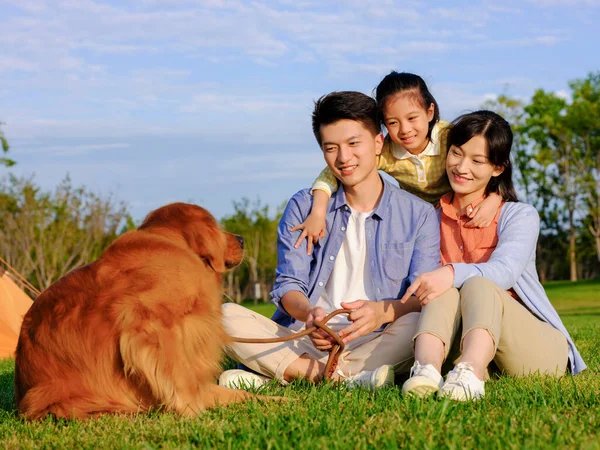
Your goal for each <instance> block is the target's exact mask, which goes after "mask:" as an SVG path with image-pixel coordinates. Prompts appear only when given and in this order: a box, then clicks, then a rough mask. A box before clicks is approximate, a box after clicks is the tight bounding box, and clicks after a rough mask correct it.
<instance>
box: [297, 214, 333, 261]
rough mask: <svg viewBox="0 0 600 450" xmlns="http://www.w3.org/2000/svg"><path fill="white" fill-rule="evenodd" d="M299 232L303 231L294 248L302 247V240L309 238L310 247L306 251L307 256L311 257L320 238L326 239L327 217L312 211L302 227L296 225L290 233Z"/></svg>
mask: <svg viewBox="0 0 600 450" xmlns="http://www.w3.org/2000/svg"><path fill="white" fill-rule="evenodd" d="M298 230H302V233H301V234H300V237H299V238H298V240H297V241H296V243H295V244H294V248H298V247H300V244H301V243H302V240H303V239H304V238H307V239H308V246H307V249H306V254H307V255H310V254H311V253H312V251H313V244H316V243H317V242H319V239H320V238H323V237H325V230H326V228H325V215H324V214H320V213H319V212H317V211H312V212H311V213H310V214H309V215H308V217H307V218H306V220H305V221H304V222H302V223H301V224H300V225H296V226H295V227H294V228H292V229H291V230H290V231H292V232H294V231H298Z"/></svg>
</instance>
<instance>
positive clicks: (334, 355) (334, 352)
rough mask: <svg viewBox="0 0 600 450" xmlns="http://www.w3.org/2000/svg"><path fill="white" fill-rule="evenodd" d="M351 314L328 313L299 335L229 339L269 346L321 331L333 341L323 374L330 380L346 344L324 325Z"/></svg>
mask: <svg viewBox="0 0 600 450" xmlns="http://www.w3.org/2000/svg"><path fill="white" fill-rule="evenodd" d="M351 312H352V310H350V309H336V310H335V311H333V312H331V313H329V314H328V315H327V316H325V318H324V319H323V320H321V321H319V322H316V321H315V322H314V325H313V326H312V327H310V328H307V329H306V330H304V331H302V332H300V333H294V334H291V335H289V336H284V337H280V338H266V339H259V338H240V337H233V336H231V339H232V341H233V342H242V343H245V344H269V343H275V342H287V341H293V340H294V339H299V338H301V337H304V336H307V335H309V334H310V333H312V332H313V331H316V330H317V329H320V330H323V331H324V332H326V333H327V334H328V335H329V336H331V337H332V338H333V339H334V341H335V344H333V347H331V350H329V357H328V358H327V364H326V365H325V373H324V377H325V378H331V376H332V375H333V373H334V372H335V369H336V367H337V364H338V359H339V358H340V356H341V354H342V352H343V351H344V347H345V346H346V344H344V342H343V341H342V338H341V337H339V335H338V334H337V333H336V332H335V331H333V330H332V329H331V328H329V327H328V326H327V325H326V323H327V322H329V320H330V319H331V318H332V317H335V316H337V315H338V314H350V313H351Z"/></svg>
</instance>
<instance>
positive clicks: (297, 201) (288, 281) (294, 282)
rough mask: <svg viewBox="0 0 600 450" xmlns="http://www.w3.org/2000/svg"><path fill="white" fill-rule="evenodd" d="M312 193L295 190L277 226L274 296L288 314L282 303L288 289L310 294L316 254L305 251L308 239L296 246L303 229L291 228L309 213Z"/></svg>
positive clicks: (274, 301) (276, 303)
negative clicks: (311, 266) (310, 281)
mask: <svg viewBox="0 0 600 450" xmlns="http://www.w3.org/2000/svg"><path fill="white" fill-rule="evenodd" d="M310 197H311V196H310V194H309V193H308V191H300V192H298V193H297V194H295V195H294V196H293V197H292V198H291V199H290V201H289V202H288V204H287V206H286V207H285V210H284V212H283V215H282V216H281V220H280V221H279V227H278V228H277V269H276V278H275V284H274V286H273V291H272V292H271V300H272V302H273V303H275V305H277V307H278V309H279V310H280V311H282V312H284V313H286V314H288V315H291V314H289V312H288V310H287V308H286V307H285V306H283V305H282V304H281V300H282V299H283V297H284V296H285V294H286V293H288V292H292V291H297V292H298V293H299V294H302V295H303V296H304V297H305V298H306V297H307V296H308V288H309V286H308V283H309V274H310V264H311V261H312V258H313V255H307V254H306V245H307V242H306V240H304V241H303V242H302V244H301V245H300V247H299V248H294V244H295V243H296V240H297V239H298V236H299V234H300V232H299V231H296V232H292V231H291V228H293V227H294V226H296V225H298V224H300V223H302V222H303V221H304V219H305V218H306V216H307V215H308V212H309V211H310V204H311V198H310ZM307 301H308V300H307ZM292 317H293V316H292Z"/></svg>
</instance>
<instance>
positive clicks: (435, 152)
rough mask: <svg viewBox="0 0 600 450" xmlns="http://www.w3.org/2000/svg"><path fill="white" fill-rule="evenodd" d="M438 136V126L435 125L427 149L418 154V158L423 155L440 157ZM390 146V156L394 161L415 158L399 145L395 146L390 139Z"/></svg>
mask: <svg viewBox="0 0 600 450" xmlns="http://www.w3.org/2000/svg"><path fill="white" fill-rule="evenodd" d="M438 135H439V126H438V124H437V123H436V124H435V125H434V126H433V129H432V130H431V138H430V139H429V143H428V144H427V147H425V150H423V151H422V152H421V153H420V154H419V156H421V155H423V156H439V155H440V146H439V145H437V141H438ZM388 137H389V134H388ZM390 144H391V147H390V148H391V150H392V155H394V157H395V158H396V159H408V158H410V157H412V156H416V155H413V154H412V153H410V152H409V151H408V150H406V149H405V148H404V147H402V146H401V145H400V144H396V143H395V142H394V141H392V139H391V138H390Z"/></svg>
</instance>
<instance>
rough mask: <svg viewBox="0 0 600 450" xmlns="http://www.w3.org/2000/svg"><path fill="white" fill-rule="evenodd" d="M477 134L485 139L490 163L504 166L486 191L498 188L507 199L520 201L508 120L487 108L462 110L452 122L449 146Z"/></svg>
mask: <svg viewBox="0 0 600 450" xmlns="http://www.w3.org/2000/svg"><path fill="white" fill-rule="evenodd" d="M475 136H482V137H483V138H484V139H485V140H486V142H487V148H488V161H489V162H490V164H492V165H493V166H495V167H502V168H504V170H503V171H502V173H501V174H500V175H498V176H496V177H492V179H491V180H490V181H489V182H488V184H487V186H486V188H485V195H486V196H487V195H488V194H490V193H492V192H496V193H498V194H499V195H500V196H501V197H502V199H503V200H504V201H505V202H518V201H519V199H518V198H517V194H516V192H515V187H514V185H513V181H512V162H511V160H510V150H511V147H512V142H513V133H512V130H511V129H510V125H509V123H508V122H507V121H506V120H504V119H503V118H502V117H501V116H499V115H498V114H496V113H495V112H492V111H487V110H481V111H475V112H472V113H468V114H463V115H462V116H460V117H458V118H457V119H455V120H454V121H453V122H452V125H451V127H450V129H449V130H448V140H447V142H448V150H450V147H451V146H453V145H455V146H457V147H461V146H462V145H463V144H465V143H467V142H468V141H470V140H471V139H472V138H473V137H475Z"/></svg>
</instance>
